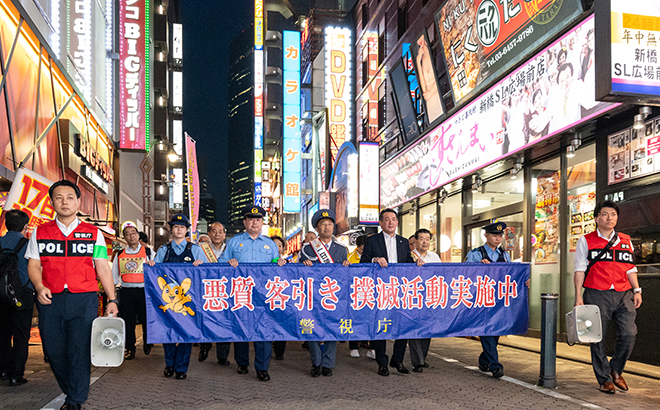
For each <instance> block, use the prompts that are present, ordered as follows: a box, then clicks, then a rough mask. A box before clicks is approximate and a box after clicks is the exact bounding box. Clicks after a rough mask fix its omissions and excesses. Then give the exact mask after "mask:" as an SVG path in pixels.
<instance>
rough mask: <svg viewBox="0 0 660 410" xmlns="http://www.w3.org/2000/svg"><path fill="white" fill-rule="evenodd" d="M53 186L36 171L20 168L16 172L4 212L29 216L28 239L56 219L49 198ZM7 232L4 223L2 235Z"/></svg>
mask: <svg viewBox="0 0 660 410" xmlns="http://www.w3.org/2000/svg"><path fill="white" fill-rule="evenodd" d="M52 184H53V182H52V181H50V180H49V179H47V178H46V177H43V176H41V175H39V174H37V173H36V172H34V171H30V170H28V169H25V168H20V169H19V170H18V171H17V172H16V177H15V178H14V183H13V184H12V186H11V190H10V191H9V195H8V196H7V197H6V200H7V201H6V203H5V205H4V210H5V211H10V210H12V209H19V210H21V211H23V212H25V213H26V214H28V216H29V217H30V222H28V234H27V235H26V236H28V237H29V236H30V235H31V234H32V231H33V230H34V228H35V227H37V226H39V225H41V224H44V223H46V222H48V221H52V220H53V219H54V218H55V210H54V209H53V206H52V204H51V202H50V197H49V196H48V189H49V188H50V186H51V185H52ZM5 232H6V229H5V226H4V223H3V224H2V229H1V230H0V234H1V235H4V233H5Z"/></svg>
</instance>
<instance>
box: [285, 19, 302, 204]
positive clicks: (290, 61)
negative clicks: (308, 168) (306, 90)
mask: <svg viewBox="0 0 660 410" xmlns="http://www.w3.org/2000/svg"><path fill="white" fill-rule="evenodd" d="M282 44H283V47H282V49H283V54H284V56H283V57H284V58H283V61H284V64H283V66H284V74H283V87H284V90H283V93H282V95H283V96H284V97H283V100H284V146H283V151H282V160H283V164H284V170H283V177H284V181H283V186H284V201H283V207H282V208H283V211H284V212H292V213H295V212H300V147H301V145H302V143H301V141H300V32H298V31H284V32H283V33H282Z"/></svg>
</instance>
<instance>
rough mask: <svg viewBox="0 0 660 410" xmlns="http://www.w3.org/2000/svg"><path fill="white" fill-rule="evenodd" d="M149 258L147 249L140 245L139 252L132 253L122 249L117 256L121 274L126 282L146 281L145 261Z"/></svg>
mask: <svg viewBox="0 0 660 410" xmlns="http://www.w3.org/2000/svg"><path fill="white" fill-rule="evenodd" d="M146 258H147V250H146V248H145V247H144V246H140V250H139V251H138V253H133V254H131V255H129V254H127V253H126V250H122V251H121V253H120V254H119V255H118V256H117V263H119V275H120V276H121V280H122V282H124V283H144V269H143V266H144V261H145V259H146Z"/></svg>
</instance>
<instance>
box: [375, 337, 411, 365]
mask: <svg viewBox="0 0 660 410" xmlns="http://www.w3.org/2000/svg"><path fill="white" fill-rule="evenodd" d="M407 345H408V339H399V340H395V341H394V350H393V352H392V360H391V362H390V363H392V364H398V363H403V356H405V354H406V346H407ZM371 348H372V349H374V350H375V351H376V363H378V367H387V359H388V356H387V340H372V341H371Z"/></svg>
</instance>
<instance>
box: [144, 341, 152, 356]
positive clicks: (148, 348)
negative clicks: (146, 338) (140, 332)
mask: <svg viewBox="0 0 660 410" xmlns="http://www.w3.org/2000/svg"><path fill="white" fill-rule="evenodd" d="M152 347H154V345H152V344H144V345H143V346H142V351H144V354H145V356H149V353H151V348H152Z"/></svg>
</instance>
